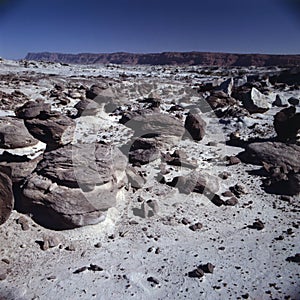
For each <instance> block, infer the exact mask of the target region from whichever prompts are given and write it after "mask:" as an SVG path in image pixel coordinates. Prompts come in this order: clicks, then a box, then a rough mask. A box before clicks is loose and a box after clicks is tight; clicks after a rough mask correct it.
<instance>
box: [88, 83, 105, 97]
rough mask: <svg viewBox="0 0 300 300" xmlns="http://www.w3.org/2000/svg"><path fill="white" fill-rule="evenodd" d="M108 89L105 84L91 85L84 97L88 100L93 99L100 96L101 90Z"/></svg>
mask: <svg viewBox="0 0 300 300" xmlns="http://www.w3.org/2000/svg"><path fill="white" fill-rule="evenodd" d="M107 88H108V85H107V84H106V83H104V82H103V83H98V84H94V85H92V86H91V87H90V88H89V89H87V90H86V94H85V95H86V97H87V98H88V99H92V100H93V99H95V98H96V97H97V96H98V95H100V94H101V93H102V92H103V90H106V89H107Z"/></svg>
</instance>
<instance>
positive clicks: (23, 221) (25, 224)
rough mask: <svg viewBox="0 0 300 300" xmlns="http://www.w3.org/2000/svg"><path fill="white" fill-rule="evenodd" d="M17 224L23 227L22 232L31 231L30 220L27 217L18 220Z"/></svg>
mask: <svg viewBox="0 0 300 300" xmlns="http://www.w3.org/2000/svg"><path fill="white" fill-rule="evenodd" d="M17 224H20V225H21V228H22V230H24V231H25V230H29V225H28V220H27V219H26V218H25V217H23V216H22V217H20V218H19V219H17Z"/></svg>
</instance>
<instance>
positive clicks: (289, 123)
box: [274, 106, 300, 141]
mask: <svg viewBox="0 0 300 300" xmlns="http://www.w3.org/2000/svg"><path fill="white" fill-rule="evenodd" d="M274 128H275V131H276V133H277V137H278V140H280V141H287V140H291V139H295V138H296V135H297V133H298V131H299V130H300V113H296V108H295V107H294V106H290V107H288V108H284V109H282V110H281V111H280V112H278V113H277V114H276V115H275V117H274Z"/></svg>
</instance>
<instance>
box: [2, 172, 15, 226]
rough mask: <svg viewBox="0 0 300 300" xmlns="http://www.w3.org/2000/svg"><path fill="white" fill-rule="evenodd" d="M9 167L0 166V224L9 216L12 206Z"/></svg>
mask: <svg viewBox="0 0 300 300" xmlns="http://www.w3.org/2000/svg"><path fill="white" fill-rule="evenodd" d="M10 172H11V171H10V168H7V167H3V166H0V225H1V224H4V223H5V222H6V221H7V219H8V218H9V216H10V214H11V212H12V210H13V207H14V196H13V191H12V181H11V173H10Z"/></svg>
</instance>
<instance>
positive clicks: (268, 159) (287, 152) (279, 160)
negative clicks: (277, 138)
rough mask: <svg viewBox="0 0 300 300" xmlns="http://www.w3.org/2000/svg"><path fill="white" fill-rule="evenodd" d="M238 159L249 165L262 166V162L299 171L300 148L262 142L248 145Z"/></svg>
mask: <svg viewBox="0 0 300 300" xmlns="http://www.w3.org/2000/svg"><path fill="white" fill-rule="evenodd" d="M240 157H241V158H242V160H243V161H245V162H247V163H251V164H258V165H262V164H263V162H265V163H267V164H271V165H274V166H284V165H285V166H287V167H289V168H290V169H296V170H299V169H300V160H299V157H300V146H298V145H295V144H285V143H280V142H263V143H252V144H249V145H248V147H247V148H246V150H245V152H243V153H242V154H241V155H240Z"/></svg>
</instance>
